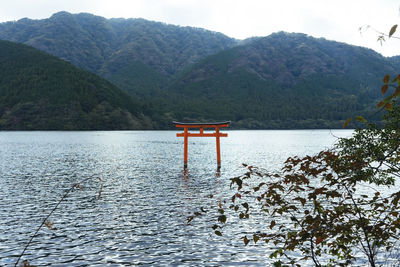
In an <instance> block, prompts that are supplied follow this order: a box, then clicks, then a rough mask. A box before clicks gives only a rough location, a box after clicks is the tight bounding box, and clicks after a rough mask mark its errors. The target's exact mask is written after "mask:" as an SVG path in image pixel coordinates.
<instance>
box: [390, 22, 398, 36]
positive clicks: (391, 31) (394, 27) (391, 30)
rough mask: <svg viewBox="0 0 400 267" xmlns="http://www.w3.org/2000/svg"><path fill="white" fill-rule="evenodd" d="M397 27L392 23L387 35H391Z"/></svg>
mask: <svg viewBox="0 0 400 267" xmlns="http://www.w3.org/2000/svg"><path fill="white" fill-rule="evenodd" d="M396 29H397V24H396V25H393V26H392V28H391V29H390V31H389V37H392V35H393V34H394V33H395V32H396Z"/></svg>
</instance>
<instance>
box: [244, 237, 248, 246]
mask: <svg viewBox="0 0 400 267" xmlns="http://www.w3.org/2000/svg"><path fill="white" fill-rule="evenodd" d="M243 242H244V245H245V246H247V244H248V243H249V242H250V240H249V239H248V238H247V236H245V237H244V238H243Z"/></svg>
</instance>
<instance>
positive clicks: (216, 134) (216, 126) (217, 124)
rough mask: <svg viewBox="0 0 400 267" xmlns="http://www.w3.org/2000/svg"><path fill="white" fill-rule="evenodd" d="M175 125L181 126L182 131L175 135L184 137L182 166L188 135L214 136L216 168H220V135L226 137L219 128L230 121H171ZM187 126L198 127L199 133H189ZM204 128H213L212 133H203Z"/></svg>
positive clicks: (186, 154) (186, 156) (185, 154)
mask: <svg viewBox="0 0 400 267" xmlns="http://www.w3.org/2000/svg"><path fill="white" fill-rule="evenodd" d="M172 123H173V124H175V127H178V128H183V131H184V132H183V133H177V134H176V136H177V137H184V168H185V169H186V168H187V158H188V137H215V139H216V145H217V164H218V169H219V168H221V149H220V141H219V138H220V137H227V136H228V134H227V133H221V132H220V131H219V128H221V127H228V126H229V124H230V123H231V122H230V121H224V122H207V123H200V122H191V123H185V122H177V121H173V122H172ZM189 128H199V129H200V133H191V132H189V131H188V129H189ZM204 128H214V129H215V132H214V133H205V132H204Z"/></svg>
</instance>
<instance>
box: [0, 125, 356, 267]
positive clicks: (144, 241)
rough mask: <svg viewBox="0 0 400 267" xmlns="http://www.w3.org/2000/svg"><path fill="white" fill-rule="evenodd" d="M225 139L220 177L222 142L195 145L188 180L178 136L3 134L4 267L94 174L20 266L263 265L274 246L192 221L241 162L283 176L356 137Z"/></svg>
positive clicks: (259, 134)
mask: <svg viewBox="0 0 400 267" xmlns="http://www.w3.org/2000/svg"><path fill="white" fill-rule="evenodd" d="M224 132H228V134H229V137H227V138H221V158H222V168H221V172H220V174H219V175H216V170H217V163H216V152H215V138H189V160H188V172H187V173H184V172H183V138H180V137H179V138H178V137H176V133H177V132H176V131H94V132H0V266H9V265H10V266H13V265H14V263H15V262H16V260H17V257H18V256H19V255H20V254H21V252H22V250H23V248H24V246H25V245H26V243H27V242H28V241H29V239H30V237H31V236H32V235H33V233H34V232H35V231H36V229H37V227H38V226H39V225H40V224H41V222H42V221H43V219H44V218H45V217H46V216H47V214H49V212H50V211H51V209H53V207H55V205H56V204H57V202H58V201H59V200H60V199H61V197H62V196H63V195H64V194H65V192H66V191H67V190H68V189H69V188H71V186H72V185H73V184H75V183H79V182H80V181H83V180H85V179H88V178H90V177H92V178H90V179H89V180H87V181H86V182H84V183H81V186H82V188H81V189H78V188H76V189H74V190H73V191H72V192H71V193H70V194H69V195H68V196H67V197H66V198H65V200H64V201H63V202H62V203H61V204H60V206H59V207H58V208H57V209H56V211H55V212H54V213H53V214H52V215H51V217H50V218H49V221H50V222H51V223H52V225H53V226H54V227H55V228H56V230H50V229H49V228H47V227H43V228H42V229H41V230H40V232H39V234H38V235H37V236H36V237H35V238H34V239H33V242H32V244H31V245H30V246H29V248H28V249H27V251H26V252H25V255H24V257H23V260H24V259H26V260H28V261H29V263H30V264H33V265H40V266H50V265H51V266H88V265H90V266H104V265H106V266H124V265H132V264H134V265H157V266H160V265H161V266H162V265H165V266H178V265H184V266H191V265H193V266H215V265H227V266H232V265H236V266H243V265H248V266H265V265H266V264H268V263H269V258H268V255H269V254H268V247H266V246H263V245H257V246H254V245H251V246H248V247H244V245H243V241H242V240H241V239H240V234H241V232H238V231H239V230H240V229H233V230H231V231H228V232H226V233H224V235H223V236H222V237H218V236H216V235H214V234H213V231H212V229H211V226H212V225H213V223H215V218H210V216H208V217H207V216H204V217H200V218H196V219H195V220H193V221H192V222H191V223H190V224H187V218H188V216H190V215H191V214H193V212H195V211H199V209H200V208H201V207H207V206H210V205H213V204H215V205H216V202H217V201H220V199H221V198H223V197H224V196H225V197H229V196H230V195H231V194H232V192H233V191H231V190H230V189H229V185H230V180H229V178H232V177H234V176H237V175H240V174H243V173H244V172H245V169H244V168H243V167H242V163H247V164H251V165H255V166H260V167H263V168H266V169H268V170H270V171H276V170H278V169H280V168H281V166H282V163H283V161H284V160H285V159H286V158H287V157H289V156H293V155H306V154H314V153H316V152H318V151H320V150H321V149H324V148H327V147H331V146H332V144H334V143H335V141H336V140H337V138H338V137H346V136H349V135H351V133H352V131H351V130H332V131H330V130H288V131H272V130H271V131H224ZM100 189H101V191H100ZM99 192H100V198H98V195H99ZM210 195H213V198H210V197H209V196H210ZM253 223H257V222H253ZM258 223H259V222H258ZM243 227H244V228H242V229H246V227H249V229H251V228H252V225H251V223H249V224H248V225H247V226H246V225H243Z"/></svg>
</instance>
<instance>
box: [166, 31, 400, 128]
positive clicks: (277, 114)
mask: <svg viewBox="0 0 400 267" xmlns="http://www.w3.org/2000/svg"><path fill="white" fill-rule="evenodd" d="M398 70H399V69H398V68H396V66H395V64H394V59H392V60H390V59H388V58H384V57H383V56H381V55H380V54H378V53H376V52H374V51H373V50H370V49H366V48H362V47H356V46H351V45H347V44H344V43H338V42H334V41H328V40H325V39H316V38H313V37H310V36H307V35H305V34H292V33H285V32H280V33H275V34H272V35H270V36H268V37H264V38H258V39H255V40H254V41H251V42H247V43H245V44H244V45H241V46H237V47H234V48H231V49H228V50H225V51H222V52H219V53H217V54H216V55H212V56H209V57H207V58H206V59H204V60H202V61H201V62H200V63H198V64H195V65H194V66H193V67H192V68H190V69H189V70H187V71H186V72H184V73H182V74H181V76H180V77H179V78H178V79H176V80H175V82H174V83H173V84H171V85H170V86H169V88H168V90H166V91H167V92H168V93H169V96H170V97H171V101H170V103H180V104H179V105H177V106H175V107H173V108H170V109H171V110H175V111H176V113H175V114H174V115H175V116H177V117H178V119H179V120H193V119H197V120H198V119H200V120H210V119H211V120H219V119H221V120H222V119H229V120H232V121H234V122H235V125H236V127H244V128H338V127H341V125H342V124H343V122H344V121H345V120H346V119H347V118H349V117H351V116H354V115H358V114H364V115H366V116H368V114H370V113H371V111H372V110H373V108H374V105H375V102H374V101H376V100H377V99H378V97H379V88H380V86H381V85H382V77H383V76H384V75H385V74H387V73H390V74H395V73H397V72H398ZM178 99H179V101H178ZM163 101H165V100H163Z"/></svg>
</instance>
